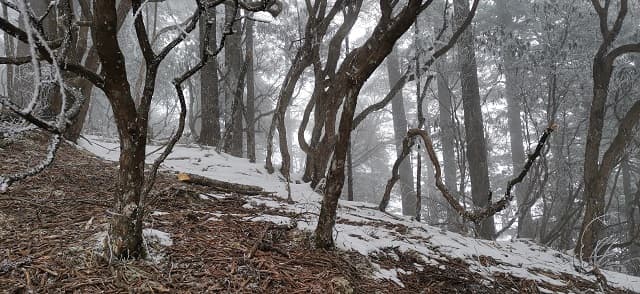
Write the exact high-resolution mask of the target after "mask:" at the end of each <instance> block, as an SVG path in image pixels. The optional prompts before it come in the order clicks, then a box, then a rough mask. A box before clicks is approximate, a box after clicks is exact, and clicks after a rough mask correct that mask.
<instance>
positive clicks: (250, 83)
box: [245, 20, 256, 162]
mask: <svg viewBox="0 0 640 294" xmlns="http://www.w3.org/2000/svg"><path fill="white" fill-rule="evenodd" d="M254 25H255V24H254V22H253V20H247V23H246V26H247V32H246V35H247V40H246V42H247V43H246V45H245V46H246V47H247V48H246V60H245V62H246V63H247V103H246V111H245V114H246V115H245V120H246V122H247V157H248V158H249V161H250V162H256V130H255V121H254V120H255V100H256V93H255V92H256V82H255V69H254V66H253V27H254Z"/></svg>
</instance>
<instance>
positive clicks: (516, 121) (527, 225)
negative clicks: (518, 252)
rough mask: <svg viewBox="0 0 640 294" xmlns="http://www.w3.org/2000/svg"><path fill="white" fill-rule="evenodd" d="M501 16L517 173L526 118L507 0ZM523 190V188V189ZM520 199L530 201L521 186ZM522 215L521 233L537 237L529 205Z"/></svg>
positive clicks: (500, 4)
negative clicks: (521, 98) (523, 121)
mask: <svg viewBox="0 0 640 294" xmlns="http://www.w3.org/2000/svg"><path fill="white" fill-rule="evenodd" d="M497 7H498V16H499V19H500V25H501V28H502V36H503V40H502V62H503V63H502V64H503V70H504V75H505V79H506V81H505V94H504V96H505V99H506V100H507V124H508V125H509V137H510V142H511V161H512V168H513V173H514V174H517V173H519V172H520V171H521V170H522V167H523V165H524V161H525V154H524V145H523V143H522V142H523V139H522V122H521V119H520V111H521V109H520V101H518V96H519V95H518V87H519V83H520V81H521V78H520V76H519V75H520V74H519V72H518V68H517V61H516V60H515V56H516V54H515V53H516V52H515V48H514V46H513V42H514V40H513V36H512V34H513V29H512V25H513V23H512V21H511V17H512V16H511V13H510V11H509V9H508V8H507V1H506V0H499V1H498V2H497ZM519 190H520V191H519ZM513 193H514V194H515V195H516V199H517V200H518V206H519V207H520V209H522V207H523V205H524V204H525V202H527V198H528V197H527V196H528V195H527V194H526V193H525V191H524V190H521V189H517V188H516V190H515V191H514V192H513ZM519 213H520V215H519V217H518V237H520V238H533V237H534V234H535V227H534V224H533V220H532V219H531V212H530V211H529V209H525V210H523V211H519Z"/></svg>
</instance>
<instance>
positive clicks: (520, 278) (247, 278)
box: [0, 135, 640, 293]
mask: <svg viewBox="0 0 640 294" xmlns="http://www.w3.org/2000/svg"><path fill="white" fill-rule="evenodd" d="M44 142H45V141H44V139H43V138H42V137H41V136H39V135H30V136H28V137H23V138H21V139H17V140H13V141H12V142H10V143H8V144H5V145H3V147H2V149H0V166H1V170H0V171H1V172H5V171H9V170H16V169H19V168H21V167H24V166H26V165H28V164H29V163H34V162H36V160H37V156H38V155H37V154H39V153H38V151H42V150H43V149H44V148H46V147H45V146H43V145H44V144H43V143H44ZM81 146H82V147H81V148H82V149H86V150H88V151H90V152H92V153H93V154H95V155H97V156H99V157H101V158H104V159H107V160H114V159H116V158H117V156H118V151H117V143H115V142H113V141H111V142H110V141H109V140H104V139H100V138H91V139H90V141H89V142H87V141H84V142H82V143H81ZM155 149H156V148H155V147H150V148H149V149H148V150H150V151H153V150H155ZM16 154H19V155H18V156H17V157H16ZM40 154H41V153H40ZM93 154H90V153H88V152H85V151H82V150H80V149H78V147H76V146H71V145H69V144H64V146H63V148H62V150H61V152H60V154H59V156H58V159H57V160H56V162H55V164H54V166H52V167H51V168H50V169H48V170H47V171H46V172H44V173H42V174H40V175H38V176H37V177H34V178H31V179H29V180H27V181H25V182H21V183H19V184H17V185H15V186H14V187H12V188H10V190H9V192H8V193H7V194H2V195H0V254H1V255H0V292H10V293H13V292H26V291H33V292H38V293H39V292H47V291H49V292H55V291H65V292H77V293H86V292H101V291H104V292H116V293H119V292H129V291H134V292H207V291H208V292H246V293H264V292H281V293H282V292H284V293H296V292H312V293H327V292H329V293H420V292H423V293H456V292H457V293H523V292H524V293H540V292H574V293H585V292H596V293H597V292H612V293H637V292H640V278H637V277H630V276H626V275H623V274H619V273H614V272H608V271H602V273H603V276H604V277H605V279H606V281H605V279H600V280H598V278H597V277H596V275H594V274H593V273H580V272H578V271H577V270H576V269H577V268H580V267H585V268H588V267H587V266H586V265H581V264H579V263H578V261H577V260H574V259H573V258H572V257H570V256H568V255H565V254H563V253H561V252H557V251H554V250H551V249H548V248H544V247H540V246H537V245H535V244H532V243H530V242H526V241H515V242H490V241H481V240H476V239H473V238H469V237H465V236H462V235H459V234H455V233H450V232H446V231H442V230H440V229H438V228H434V227H430V226H427V225H424V224H420V223H416V222H413V221H411V220H409V219H405V218H401V217H397V216H394V215H390V214H385V213H381V212H379V211H377V210H376V209H375V206H374V205H370V204H366V203H359V202H347V201H345V202H341V205H340V208H339V213H338V216H339V219H338V221H337V225H336V231H335V237H336V244H337V246H338V247H339V249H340V250H338V251H336V252H325V251H320V250H315V249H313V248H312V247H311V245H310V244H311V242H310V238H311V234H310V232H311V231H312V230H313V228H314V226H315V223H316V217H317V212H318V207H319V201H320V199H321V198H320V196H319V195H318V194H316V193H315V192H313V191H311V190H310V189H309V188H308V186H307V185H305V184H292V185H291V191H292V196H293V199H294V202H293V203H287V202H286V201H285V199H286V195H287V194H286V185H285V183H284V182H283V181H282V179H281V178H279V177H278V176H277V175H270V174H268V173H266V171H265V170H264V169H263V168H262V167H261V165H260V164H250V163H248V162H247V161H246V160H244V159H238V158H234V157H231V156H228V155H225V154H219V153H217V152H215V151H213V150H211V149H208V148H201V147H199V146H179V147H177V148H176V150H175V152H174V153H173V154H172V155H171V156H170V158H169V160H168V161H167V162H166V163H165V167H166V172H165V173H164V174H163V175H162V176H161V177H160V179H159V182H158V184H157V185H156V188H155V190H154V192H153V199H152V202H151V203H150V209H149V216H148V218H147V220H148V222H147V223H146V224H145V225H146V229H145V235H146V240H147V248H148V250H149V252H150V255H149V258H148V259H147V260H142V261H128V262H117V261H108V260H104V259H103V258H101V257H100V255H99V254H98V253H99V251H100V250H101V249H100V248H99V247H100V242H99V241H98V240H99V239H100V238H102V237H103V236H104V231H105V229H106V226H107V223H108V218H109V213H110V212H109V209H110V203H111V197H112V195H113V189H114V181H113V177H114V176H115V171H116V164H115V163H113V162H109V161H105V160H100V159H98V158H96V157H94V155H93ZM151 157H153V155H152V156H151ZM18 159H19V160H18ZM178 172H180V173H190V174H196V175H201V176H204V177H207V178H211V179H215V180H219V181H225V182H230V183H238V184H245V185H254V186H256V185H257V186H261V187H263V189H264V191H263V192H260V193H247V194H253V195H245V194H239V193H234V192H232V191H231V190H230V189H227V188H223V187H207V186H200V185H195V184H187V183H184V182H180V181H178V180H177V177H176V176H175V173H178ZM268 192H272V193H268ZM256 194H257V195H256Z"/></svg>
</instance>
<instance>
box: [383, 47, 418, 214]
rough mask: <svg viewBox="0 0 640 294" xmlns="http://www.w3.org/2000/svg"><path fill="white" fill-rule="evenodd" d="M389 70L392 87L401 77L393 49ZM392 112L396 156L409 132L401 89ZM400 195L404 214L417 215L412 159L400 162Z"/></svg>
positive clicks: (396, 56) (390, 55) (389, 60)
mask: <svg viewBox="0 0 640 294" xmlns="http://www.w3.org/2000/svg"><path fill="white" fill-rule="evenodd" d="M387 72H388V77H389V87H390V88H392V87H393V86H394V85H395V84H396V83H397V82H398V80H399V79H400V65H399V62H398V55H397V53H396V52H395V51H392V52H391V53H390V54H389V56H387ZM391 112H392V115H393V134H394V141H395V146H396V156H400V154H401V153H402V140H403V139H404V137H405V135H406V134H407V115H406V113H405V110H404V97H403V95H402V91H399V92H398V94H396V96H395V97H393V100H392V101H391ZM399 174H400V195H401V196H402V214H403V215H411V216H415V215H416V197H415V195H416V194H415V193H414V190H413V171H412V168H411V159H410V158H409V159H407V160H404V161H403V162H402V163H401V164H400V170H399Z"/></svg>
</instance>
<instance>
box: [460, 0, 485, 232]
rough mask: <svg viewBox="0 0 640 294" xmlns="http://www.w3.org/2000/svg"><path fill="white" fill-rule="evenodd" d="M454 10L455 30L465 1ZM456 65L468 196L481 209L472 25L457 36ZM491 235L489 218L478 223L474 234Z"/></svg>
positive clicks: (480, 128) (481, 151)
mask: <svg viewBox="0 0 640 294" xmlns="http://www.w3.org/2000/svg"><path fill="white" fill-rule="evenodd" d="M454 11H455V23H456V26H457V27H459V26H460V25H461V24H462V23H463V22H464V19H465V15H467V14H468V13H469V3H468V2H467V1H465V0H454ZM458 66H459V67H460V84H461V87H462V106H463V109H464V129H465V139H466V142H467V160H468V163H469V175H470V177H471V197H472V199H473V204H474V205H475V206H477V207H480V208H485V207H487V206H488V204H489V202H490V199H489V198H490V197H491V192H490V187H489V167H488V159H487V143H486V140H485V137H484V122H483V119H482V108H481V105H480V89H479V86H478V67H477V65H476V58H475V47H474V42H473V27H472V26H469V27H468V28H467V30H465V32H464V33H462V36H460V42H459V44H458ZM494 234H495V227H494V223H493V218H487V219H485V220H484V221H482V223H481V224H480V227H479V228H478V235H479V236H480V237H482V238H485V239H492V238H493V236H494Z"/></svg>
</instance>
